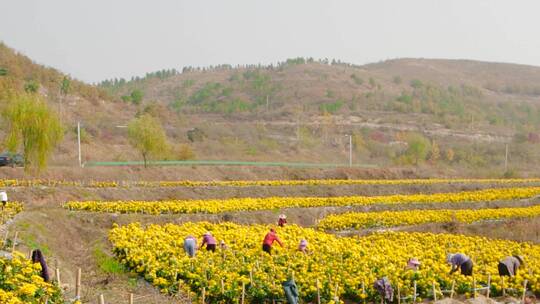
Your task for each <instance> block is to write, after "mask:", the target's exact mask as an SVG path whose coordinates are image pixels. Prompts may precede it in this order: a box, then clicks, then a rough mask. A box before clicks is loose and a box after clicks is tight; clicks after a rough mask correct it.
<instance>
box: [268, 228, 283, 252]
mask: <svg viewBox="0 0 540 304" xmlns="http://www.w3.org/2000/svg"><path fill="white" fill-rule="evenodd" d="M274 241H275V242H278V244H279V246H281V247H283V243H282V242H281V240H280V239H279V238H278V236H277V234H276V230H274V228H270V232H268V233H267V234H266V236H265V237H264V240H263V251H265V252H268V254H272V245H273V244H274Z"/></svg>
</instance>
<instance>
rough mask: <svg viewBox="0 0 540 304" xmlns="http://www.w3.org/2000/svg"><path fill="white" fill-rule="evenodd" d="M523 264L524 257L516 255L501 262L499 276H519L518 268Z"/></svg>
mask: <svg viewBox="0 0 540 304" xmlns="http://www.w3.org/2000/svg"><path fill="white" fill-rule="evenodd" d="M522 264H523V257H522V256H520V255H514V256H509V257H506V258H504V259H503V260H502V261H500V262H499V275H500V276H509V277H513V276H515V275H517V271H518V268H519V267H520V266H521V265H522Z"/></svg>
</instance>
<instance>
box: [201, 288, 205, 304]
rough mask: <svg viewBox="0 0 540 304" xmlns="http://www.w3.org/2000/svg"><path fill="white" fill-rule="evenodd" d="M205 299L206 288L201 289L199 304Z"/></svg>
mask: <svg viewBox="0 0 540 304" xmlns="http://www.w3.org/2000/svg"><path fill="white" fill-rule="evenodd" d="M205 298H206V287H203V288H202V294H201V303H202V304H204V302H205Z"/></svg>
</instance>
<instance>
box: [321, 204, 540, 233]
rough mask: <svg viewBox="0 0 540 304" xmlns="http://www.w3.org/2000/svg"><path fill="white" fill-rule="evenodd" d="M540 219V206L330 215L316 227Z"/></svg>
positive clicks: (353, 227)
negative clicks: (539, 217)
mask: <svg viewBox="0 0 540 304" xmlns="http://www.w3.org/2000/svg"><path fill="white" fill-rule="evenodd" d="M537 216H540V205H537V206H532V207H524V208H500V209H478V210H407V211H382V212H349V213H344V214H335V215H329V216H327V217H326V218H324V219H323V220H321V221H320V222H319V224H318V225H317V227H319V228H320V229H325V230H344V229H362V228H376V227H394V226H406V225H418V224H426V223H449V222H460V223H473V222H478V221H484V220H501V219H509V218H528V217H537Z"/></svg>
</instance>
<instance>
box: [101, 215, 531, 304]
mask: <svg viewBox="0 0 540 304" xmlns="http://www.w3.org/2000/svg"><path fill="white" fill-rule="evenodd" d="M268 229H269V227H268V226H264V225H253V226H240V225H236V224H232V223H222V224H210V223H187V224H184V225H181V226H179V225H173V224H167V225H163V226H160V225H151V226H149V227H147V228H146V229H145V228H142V227H141V226H140V225H139V224H130V225H127V226H123V227H115V228H113V229H112V230H111V231H110V233H109V239H110V241H111V242H112V244H113V248H114V249H113V251H114V253H115V254H116V256H117V257H118V259H119V260H120V261H121V263H123V264H125V265H126V266H127V267H129V268H130V269H133V270H134V271H136V272H137V273H139V274H141V275H142V276H144V277H145V278H146V280H148V281H149V282H150V283H152V284H153V285H154V286H156V287H157V288H159V289H160V290H161V291H162V292H163V293H171V294H174V293H176V292H177V291H178V288H179V286H181V288H182V289H184V291H188V290H189V291H190V292H195V293H197V294H199V295H200V294H201V293H202V290H203V288H204V290H205V295H206V300H207V301H208V302H209V303H238V302H237V301H238V299H239V298H240V296H241V290H242V283H244V284H245V286H246V289H245V290H246V299H247V302H248V303H263V302H264V300H272V299H278V298H280V299H282V298H283V291H282V289H281V283H282V282H283V281H285V280H286V279H287V278H289V277H291V276H293V275H294V277H295V280H296V282H297V284H298V286H299V290H300V296H301V298H302V299H303V300H304V301H305V302H309V301H313V300H314V299H315V297H316V295H317V286H316V282H317V280H319V282H320V285H319V288H320V291H321V296H322V299H323V302H325V303H326V302H327V301H330V300H331V299H332V298H333V296H334V294H335V293H336V294H337V295H338V296H339V297H340V298H341V299H342V300H343V299H350V300H354V301H358V300H360V299H367V300H373V301H375V300H376V299H377V297H376V293H375V291H374V290H373V289H372V286H373V282H374V281H375V280H376V279H377V278H378V277H381V276H387V277H388V278H389V279H390V281H391V283H392V284H393V286H394V288H395V289H396V288H397V286H398V285H399V287H400V291H401V295H402V296H407V295H412V293H413V286H414V282H415V281H416V283H417V286H418V292H419V294H420V297H431V295H430V293H431V289H432V283H433V282H435V284H436V286H438V287H439V288H441V289H443V290H444V289H450V288H451V285H452V281H455V283H456V285H455V286H456V291H457V292H458V293H460V294H468V293H470V292H471V288H472V286H473V283H472V280H473V279H472V278H471V277H465V276H462V275H461V274H457V273H455V274H453V275H450V274H449V270H450V267H449V265H448V264H446V261H445V257H446V254H447V253H448V252H463V253H465V254H467V255H469V256H470V257H472V259H473V260H474V262H475V278H476V284H478V285H477V286H481V285H483V284H484V285H485V284H486V283H487V279H488V274H491V275H493V276H492V285H491V286H492V294H493V295H496V294H500V293H501V290H502V289H501V283H500V280H499V278H498V276H496V274H497V264H498V261H499V260H500V259H502V258H504V257H505V256H507V255H511V254H521V255H524V256H525V259H526V262H527V263H526V267H525V268H523V269H520V270H519V272H518V275H517V277H515V278H514V279H512V280H509V281H508V280H507V281H506V282H505V287H506V288H509V287H511V288H515V289H516V290H521V289H520V288H521V287H520V286H522V284H523V282H524V280H528V282H529V285H528V288H529V290H531V289H532V290H533V291H535V292H540V246H538V245H532V244H529V243H517V242H512V241H502V240H490V239H487V238H483V237H468V236H461V235H449V234H431V233H396V232H387V233H382V234H373V235H370V236H367V237H360V238H340V237H337V236H335V235H332V234H327V233H324V232H321V231H316V230H314V229H310V228H301V227H298V226H295V225H290V226H286V227H284V228H277V234H278V235H279V237H280V238H281V239H282V241H283V243H284V246H285V247H284V248H280V247H279V246H274V247H276V248H275V249H273V252H272V255H269V254H267V253H264V252H263V251H262V249H261V244H262V239H263V237H264V235H265V233H266V232H267V231H268ZM206 231H211V232H212V234H213V235H214V236H215V237H216V239H218V241H219V240H224V241H225V243H226V244H227V246H228V248H227V249H223V250H220V249H218V251H216V252H215V253H213V252H210V251H205V250H204V251H201V252H198V253H197V255H196V257H195V258H189V257H187V256H186V254H185V253H184V251H183V248H182V240H183V239H184V238H185V237H186V236H187V235H194V236H196V237H197V238H199V240H200V238H201V237H202V235H203V233H205V232H206ZM301 239H306V240H307V241H308V250H309V251H310V253H309V254H307V255H306V254H303V253H301V252H299V251H297V246H298V243H299V241H300V240H301ZM412 257H417V258H418V259H419V260H420V261H421V263H422V265H421V268H420V270H419V271H418V272H413V271H412V270H405V269H404V267H405V265H406V263H407V260H408V259H409V258H412ZM222 280H223V281H222ZM222 284H223V285H222ZM362 286H364V287H365V292H363V289H362ZM418 300H419V301H421V299H418Z"/></svg>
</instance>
